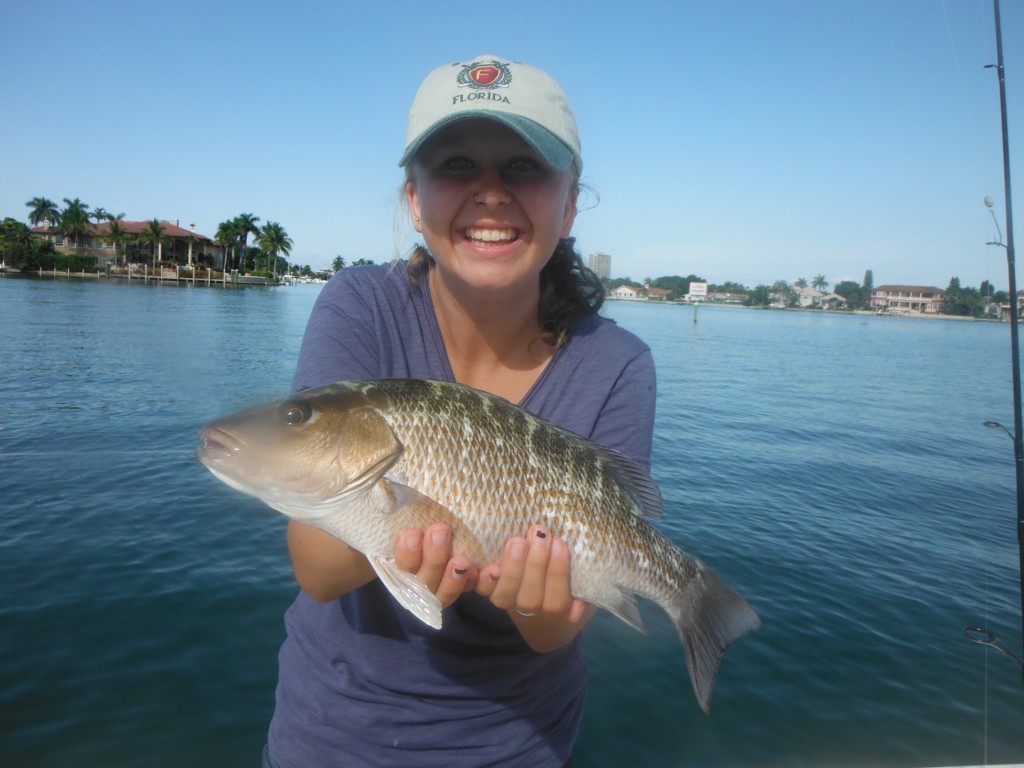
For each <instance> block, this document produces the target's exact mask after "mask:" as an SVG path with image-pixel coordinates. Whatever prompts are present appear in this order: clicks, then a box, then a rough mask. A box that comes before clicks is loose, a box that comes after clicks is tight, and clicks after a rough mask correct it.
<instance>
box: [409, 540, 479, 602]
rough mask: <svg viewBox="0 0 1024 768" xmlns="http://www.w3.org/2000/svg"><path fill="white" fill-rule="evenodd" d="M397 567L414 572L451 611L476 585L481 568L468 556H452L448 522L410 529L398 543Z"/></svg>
mask: <svg viewBox="0 0 1024 768" xmlns="http://www.w3.org/2000/svg"><path fill="white" fill-rule="evenodd" d="M395 564H396V565H397V566H398V567H399V568H401V569H402V570H403V571H408V572H409V573H414V574H416V576H417V577H418V578H419V579H420V581H422V582H423V583H424V584H426V585H427V586H428V587H430V591H431V592H433V593H434V594H435V595H437V599H438V600H440V601H441V606H442V607H443V608H447V607H448V606H449V605H451V604H452V603H454V602H455V600H456V599H458V597H459V595H461V594H462V593H463V592H469V591H470V590H471V589H473V587H474V586H475V585H476V581H477V573H478V571H477V568H476V566H475V565H473V564H472V563H471V562H470V561H469V558H467V557H465V556H464V555H458V556H457V557H452V532H451V529H450V528H449V527H448V526H447V525H445V524H444V523H435V524H434V525H431V526H429V527H428V528H427V529H426V530H420V529H419V528H407V529H406V530H404V531H402V532H401V533H400V534H399V536H398V541H397V542H396V543H395Z"/></svg>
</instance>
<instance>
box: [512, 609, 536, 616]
mask: <svg viewBox="0 0 1024 768" xmlns="http://www.w3.org/2000/svg"><path fill="white" fill-rule="evenodd" d="M512 610H513V611H515V612H516V613H518V614H519V615H520V616H525V617H526V618H530V617H531V616H536V615H537V614H536V613H530V612H529V611H520V610H519V609H518V608H513V609H512Z"/></svg>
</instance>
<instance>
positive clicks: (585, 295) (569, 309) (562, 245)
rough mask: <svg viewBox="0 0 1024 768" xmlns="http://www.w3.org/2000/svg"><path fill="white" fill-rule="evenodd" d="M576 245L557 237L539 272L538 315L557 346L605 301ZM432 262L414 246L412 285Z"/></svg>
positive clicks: (409, 266) (410, 268)
mask: <svg viewBox="0 0 1024 768" xmlns="http://www.w3.org/2000/svg"><path fill="white" fill-rule="evenodd" d="M575 245H576V238H574V237H566V238H563V239H561V240H559V241H558V245H557V246H555V252H554V253H553V254H552V255H551V258H550V259H548V263H547V264H545V265H544V268H543V269H542V270H541V271H540V302H539V303H538V306H537V317H538V319H539V320H540V324H541V327H542V328H543V329H544V332H545V333H547V334H550V335H551V340H552V342H553V343H554V345H555V346H556V347H561V346H562V345H564V344H565V343H566V342H567V341H568V340H569V336H570V335H572V329H573V328H574V327H575V326H576V323H578V322H579V321H580V320H582V319H583V318H584V317H587V316H589V315H596V314H597V313H598V311H599V310H600V309H601V305H602V304H604V285H603V284H602V283H601V278H599V277H598V276H597V275H596V274H595V273H594V271H593V270H591V269H590V268H589V267H588V266H587V265H586V264H584V263H583V257H582V256H580V253H579V251H577V250H576V247H575ZM433 263H434V257H433V256H431V255H430V252H429V251H428V250H427V249H426V247H425V246H423V245H416V246H415V247H413V249H412V253H411V254H410V255H409V261H408V262H407V264H406V271H407V272H408V273H409V279H410V280H411V281H412V282H413V283H414V284H415V283H416V282H417V280H418V278H419V277H421V276H422V275H425V274H426V273H427V271H428V270H429V269H430V267H431V266H432V265H433Z"/></svg>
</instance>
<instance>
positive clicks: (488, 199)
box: [405, 118, 577, 290]
mask: <svg viewBox="0 0 1024 768" xmlns="http://www.w3.org/2000/svg"><path fill="white" fill-rule="evenodd" d="M575 182H576V180H575V177H574V175H573V174H572V173H571V172H569V171H555V170H554V169H552V168H551V167H550V166H549V165H547V163H545V162H544V160H543V158H542V157H541V156H540V155H539V154H538V153H537V152H536V151H535V150H533V149H532V148H531V147H530V146H529V145H528V144H527V143H526V142H525V141H523V140H522V139H521V138H520V137H519V135H518V134H517V133H515V131H513V130H511V129H510V128H506V127H505V126H503V125H501V124H500V123H496V122H494V121H493V120H486V119H483V118H481V119H467V120H462V121H459V122H456V123H453V124H452V125H450V126H448V127H447V128H443V129H441V130H440V131H438V132H437V134H435V135H434V136H433V137H431V139H430V140H429V141H428V142H427V143H426V144H424V146H423V148H422V149H421V150H420V152H419V153H418V154H417V155H416V158H415V161H414V163H413V166H412V169H411V173H410V181H408V182H407V183H406V187H405V192H406V197H407V198H408V201H409V208H410V210H411V212H412V215H413V217H414V221H415V224H414V226H415V227H416V230H417V231H418V232H421V233H422V234H423V237H424V239H425V240H426V243H427V248H428V249H429V250H430V253H431V255H432V256H433V257H434V259H435V261H436V263H437V267H438V269H440V270H442V271H443V272H444V276H445V278H446V279H449V278H450V279H456V280H459V281H462V282H463V283H465V284H467V285H468V286H471V287H473V288H476V289H503V288H510V287H517V286H528V287H530V288H532V289H533V290H536V287H537V285H538V275H539V274H540V271H541V269H542V268H543V267H544V265H545V264H546V263H547V261H548V259H550V258H551V254H552V253H553V252H554V250H555V246H556V245H557V244H558V240H559V239H560V238H563V237H568V235H569V232H570V231H571V229H572V224H573V220H574V219H575V218H576V197H577V188H576V183H575Z"/></svg>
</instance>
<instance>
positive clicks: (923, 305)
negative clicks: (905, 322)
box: [868, 285, 943, 315]
mask: <svg viewBox="0 0 1024 768" xmlns="http://www.w3.org/2000/svg"><path fill="white" fill-rule="evenodd" d="M868 304H869V306H870V307H871V308H872V309H874V310H876V311H878V312H890V313H892V314H910V313H912V312H913V313H917V314H923V315H934V314H938V313H939V312H941V311H942V309H943V296H942V289H941V288H936V287H935V286H933V285H879V286H878V287H877V288H873V289H872V290H871V296H870V297H869V299H868Z"/></svg>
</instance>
